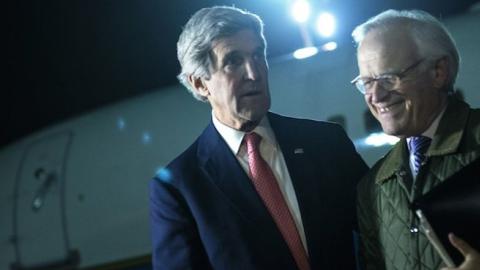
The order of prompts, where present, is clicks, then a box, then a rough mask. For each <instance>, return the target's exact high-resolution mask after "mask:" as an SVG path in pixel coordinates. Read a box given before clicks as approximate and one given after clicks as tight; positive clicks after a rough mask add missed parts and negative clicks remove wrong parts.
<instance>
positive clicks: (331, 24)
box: [316, 12, 335, 37]
mask: <svg viewBox="0 0 480 270" xmlns="http://www.w3.org/2000/svg"><path fill="white" fill-rule="evenodd" d="M316 26H317V31H318V33H319V34H320V35H322V36H324V37H330V36H332V35H333V33H334V32H335V17H333V15H332V14H330V13H328V12H324V13H321V14H320V15H319V16H318V18H317V24H316Z"/></svg>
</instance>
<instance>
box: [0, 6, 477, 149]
mask: <svg viewBox="0 0 480 270" xmlns="http://www.w3.org/2000/svg"><path fill="white" fill-rule="evenodd" d="M10 2H11V3H10V5H11V6H8V5H7V8H6V10H8V11H9V12H8V14H7V24H6V26H7V31H6V33H5V34H4V37H5V36H6V40H7V44H8V45H9V46H7V50H4V51H5V52H6V59H7V61H6V63H7V73H6V81H4V84H3V87H2V91H1V94H0V108H1V111H0V115H1V116H0V121H1V123H2V124H3V127H2V129H0V131H1V132H0V147H2V146H4V145H6V144H8V143H11V142H13V141H14V140H16V139H18V138H20V137H22V136H25V135H27V134H29V133H31V132H33V131H35V130H38V129H40V128H43V127H46V126H47V125H51V124H55V123H58V122H59V121H63V120H66V119H68V118H69V117H72V116H74V115H78V114H81V113H84V112H87V111H89V110H92V109H95V108H98V107H101V106H103V105H106V104H109V103H112V102H116V101H119V100H122V99H126V98H128V97H132V96H135V95H139V94H143V93H147V92H149V91H152V90H154V89H158V88H161V87H163V86H168V85H172V84H175V83H176V78H175V76H176V74H177V73H178V71H179V65H178V64H177V60H176V51H175V46H176V41H177V38H178V35H179V33H180V31H181V27H182V25H183V24H185V22H186V21H187V19H188V17H189V16H190V15H191V14H192V13H194V12H195V11H196V10H197V9H199V8H201V7H206V6H211V5H214V4H217V5H232V4H234V5H235V6H237V7H239V8H243V9H247V10H249V11H252V12H255V13H257V14H259V15H260V16H261V17H262V18H263V19H264V21H265V24H266V28H265V30H266V37H267V41H268V43H269V45H268V46H269V48H268V53H269V55H270V56H277V55H282V54H286V53H289V52H292V51H293V50H295V49H297V48H299V47H301V46H302V40H301V38H300V33H299V31H298V28H297V26H296V25H295V23H294V22H293V21H292V20H291V18H290V16H289V14H288V8H287V4H288V3H289V1H287V0H254V1H253V0H237V1H213V0H171V1H166V0H137V1H134V0H130V1H127V0H109V1H104V0H83V1H76V0H75V1H71V0H42V1H10ZM311 2H312V5H313V8H315V9H316V10H319V9H320V8H322V7H323V8H326V9H328V10H329V11H331V12H332V13H334V14H335V15H336V16H337V25H338V33H337V34H336V36H335V39H336V40H337V42H339V43H340V42H345V43H346V42H350V43H351V40H350V36H349V33H350V32H351V30H352V28H353V27H354V26H355V25H356V24H358V23H360V22H362V21H363V20H365V19H367V18H369V17H371V16H373V15H375V14H376V13H378V12H380V11H382V10H385V9H387V8H396V9H412V8H416V9H424V10H426V11H428V12H431V13H432V14H433V15H435V16H437V17H442V18H444V17H448V16H452V15H455V14H458V13H460V12H465V11H466V10H467V9H468V8H469V7H470V6H471V5H472V4H473V3H475V2H477V1H474V0H470V1H466V0H463V1H462V0H456V1H452V0H429V1H422V0H396V1H395V0H335V1H334V0H330V1H328V0H323V1H321V0H317V1H311ZM315 42H316V43H321V42H322V40H321V39H320V38H316V39H315ZM317 45H318V44H317ZM5 82H6V83H5Z"/></svg>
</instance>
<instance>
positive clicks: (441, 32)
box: [352, 9, 460, 91]
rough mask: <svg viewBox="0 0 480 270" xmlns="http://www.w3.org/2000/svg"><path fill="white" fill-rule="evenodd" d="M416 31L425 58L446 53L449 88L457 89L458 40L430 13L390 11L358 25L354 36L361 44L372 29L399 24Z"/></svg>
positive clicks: (408, 29) (416, 38)
mask: <svg viewBox="0 0 480 270" xmlns="http://www.w3.org/2000/svg"><path fill="white" fill-rule="evenodd" d="M399 25H400V26H401V27H404V29H405V30H407V31H409V33H411V34H412V37H413V39H414V40H415V42H416V44H417V47H418V49H419V54H420V55H421V56H423V57H426V58H429V57H439V56H446V57H447V59H448V66H449V78H448V81H447V87H448V90H449V91H453V86H454V84H455V80H456V78H457V74H458V69H459V65H460V56H459V53H458V49H457V47H456V45H455V41H454V40H453V38H452V37H451V35H450V33H449V32H448V30H447V29H446V28H445V26H443V24H442V23H441V22H440V21H439V20H437V19H436V18H435V17H433V16H432V15H430V14H429V13H427V12H425V11H421V10H401V11H398V10H393V9H390V10H387V11H384V12H382V13H380V14H378V15H376V16H374V17H372V18H370V19H368V20H367V21H366V22H365V23H363V24H361V25H359V26H357V27H356V28H355V29H354V30H353V32H352V37H353V39H354V41H355V43H356V44H357V46H360V45H361V43H362V41H363V39H364V38H365V36H366V35H367V34H368V33H369V32H370V31H372V30H374V29H376V30H383V31H389V30H391V29H392V28H395V27H398V26H399Z"/></svg>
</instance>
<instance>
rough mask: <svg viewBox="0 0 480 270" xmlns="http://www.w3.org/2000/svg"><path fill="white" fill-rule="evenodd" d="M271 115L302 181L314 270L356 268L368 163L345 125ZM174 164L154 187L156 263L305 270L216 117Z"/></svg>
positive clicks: (297, 183) (299, 190) (296, 180)
mask: <svg viewBox="0 0 480 270" xmlns="http://www.w3.org/2000/svg"><path fill="white" fill-rule="evenodd" d="M268 118H269V121H270V125H271V127H272V129H273V131H274V133H275V136H276V139H277V141H278V143H279V145H280V148H281V150H282V153H283V155H284V157H285V161H286V164H287V167H288V171H289V173H290V176H291V178H292V182H293V186H294V189H295V193H296V196H297V200H298V204H299V208H300V212H301V216H302V221H303V226H304V230H305V235H306V239H307V246H308V253H309V258H310V265H311V267H312V269H354V268H355V259H354V248H353V240H352V239H353V237H352V230H353V229H354V228H356V218H355V187H356V183H357V180H359V179H360V177H361V176H363V175H364V173H366V171H367V166H366V165H365V163H364V162H363V160H362V159H361V158H360V156H359V155H358V154H357V153H356V151H355V149H354V147H353V145H352V143H351V141H350V140H349V139H348V137H347V136H346V134H345V132H344V131H343V129H342V128H340V127H339V126H338V125H335V124H331V123H326V122H316V121H312V120H300V119H293V118H287V117H283V116H279V115H276V114H273V113H269V114H268ZM296 149H297V150H296ZM298 149H303V152H302V151H299V150H298ZM167 169H168V172H169V173H170V174H163V175H162V176H160V175H157V176H156V177H155V178H154V179H153V180H152V181H151V186H150V188H151V195H150V199H151V222H152V239H153V256H152V257H153V264H154V268H155V269H212V268H213V269H229V270H233V269H239V270H240V269H241V270H245V269H296V265H295V261H294V259H293V257H292V255H291V253H290V251H289V249H288V247H287V245H286V243H285V241H284V240H283V238H282V235H281V234H280V231H279V230H278V229H277V227H276V225H275V223H274V221H273V219H272V218H271V216H270V214H269V213H268V210H267V209H266V208H265V206H264V205H263V202H262V200H261V198H260V197H259V195H258V194H257V192H256V191H255V188H254V186H253V184H252V183H251V180H250V179H249V178H248V175H247V174H246V173H245V171H244V170H243V169H242V167H241V165H240V164H239V163H238V161H237V159H236V158H235V155H234V154H233V153H232V151H231V150H230V148H229V147H228V146H227V144H226V143H225V141H224V140H223V138H222V137H221V136H220V134H219V133H218V132H217V130H216V129H215V127H214V126H213V123H210V124H209V126H208V127H207V128H206V129H205V130H204V132H203V133H202V135H200V137H199V138H198V139H197V140H196V141H195V142H194V143H193V144H192V145H191V146H190V147H189V148H188V149H187V150H186V151H185V152H184V153H182V154H181V155H180V156H179V157H177V158H176V159H175V160H174V161H172V162H171V163H170V164H169V165H168V166H167Z"/></svg>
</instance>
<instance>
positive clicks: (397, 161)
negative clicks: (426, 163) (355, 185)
mask: <svg viewBox="0 0 480 270" xmlns="http://www.w3.org/2000/svg"><path fill="white" fill-rule="evenodd" d="M469 109H470V107H469V106H468V104H466V103H465V102H463V101H460V100H458V99H456V98H453V97H449V99H448V105H447V109H446V110H445V113H444V114H443V116H442V119H441V120H440V123H439V125H438V128H437V131H436V132H435V135H434V136H433V139H432V144H431V145H430V147H429V148H428V150H427V153H426V154H425V155H426V156H427V157H433V156H441V155H447V154H451V153H454V152H456V151H457V149H458V146H459V145H460V141H461V139H462V136H463V132H464V129H465V125H466V123H467V120H468V116H469ZM408 154H409V153H408V149H407V146H406V139H401V140H400V141H399V142H398V143H397V144H395V146H394V147H393V149H392V150H391V151H390V152H389V153H388V154H387V155H386V156H385V157H384V159H383V161H382V162H381V165H380V168H379V169H378V173H377V175H376V177H375V182H376V183H383V182H384V181H385V180H387V179H388V178H390V177H391V176H392V175H394V174H396V173H398V172H400V171H402V170H406V169H407V168H408V166H409V165H408Z"/></svg>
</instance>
